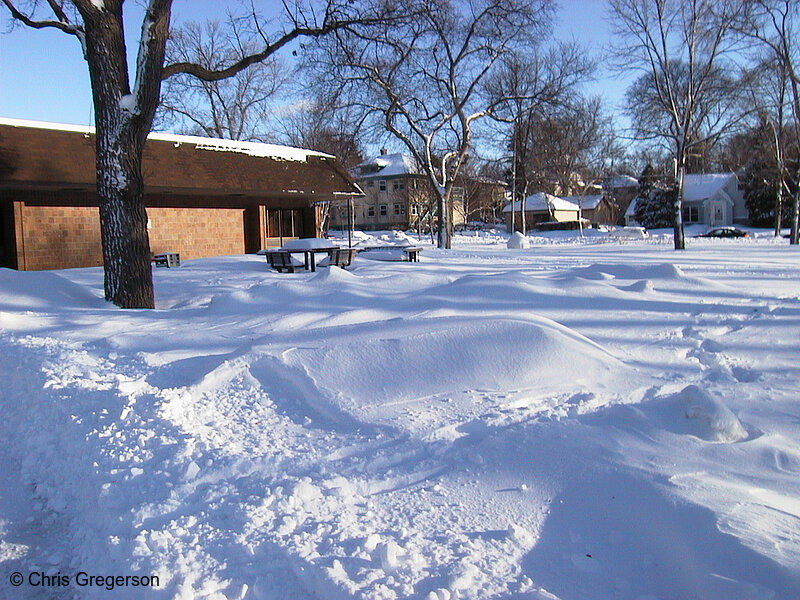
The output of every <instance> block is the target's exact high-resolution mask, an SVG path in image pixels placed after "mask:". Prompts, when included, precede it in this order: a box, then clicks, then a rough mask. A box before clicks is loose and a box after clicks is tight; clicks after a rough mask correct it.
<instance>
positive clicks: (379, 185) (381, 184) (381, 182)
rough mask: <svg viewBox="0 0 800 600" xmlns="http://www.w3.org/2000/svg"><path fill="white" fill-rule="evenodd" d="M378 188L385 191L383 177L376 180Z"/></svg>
mask: <svg viewBox="0 0 800 600" xmlns="http://www.w3.org/2000/svg"><path fill="white" fill-rule="evenodd" d="M378 189H379V190H380V191H382V192H385V191H386V180H385V179H381V180H380V181H379V182H378Z"/></svg>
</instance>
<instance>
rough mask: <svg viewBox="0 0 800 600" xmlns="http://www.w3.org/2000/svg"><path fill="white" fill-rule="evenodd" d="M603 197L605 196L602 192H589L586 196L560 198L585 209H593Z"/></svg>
mask: <svg viewBox="0 0 800 600" xmlns="http://www.w3.org/2000/svg"><path fill="white" fill-rule="evenodd" d="M603 198H605V195H604V194H591V195H587V196H564V197H562V198H561V199H562V200H566V201H567V202H571V203H572V204H574V205H575V206H576V207H578V206H580V207H581V208H582V209H585V210H594V209H595V208H597V207H598V206H599V205H600V202H602V200H603Z"/></svg>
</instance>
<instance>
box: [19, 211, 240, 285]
mask: <svg viewBox="0 0 800 600" xmlns="http://www.w3.org/2000/svg"><path fill="white" fill-rule="evenodd" d="M17 206H18V212H17V215H16V219H17V221H18V222H17V231H18V236H17V255H18V257H20V259H19V268H20V269H24V270H28V271H33V270H41V269H68V268H72V267H89V266H97V265H101V264H103V251H102V248H101V245H100V218H99V215H98V209H97V208H96V207H90V206H88V207H83V206H43V205H34V206H31V205H27V204H23V203H17ZM244 212H245V211H244V209H242V208H230V209H227V208H226V209H210V208H152V207H151V208H148V209H147V216H148V218H149V221H150V229H149V231H148V233H149V235H150V249H151V250H152V252H154V253H159V252H167V251H170V252H179V253H180V255H181V259H182V260H188V259H192V258H203V257H207V256H220V255H226V254H243V253H244V252H245V239H244ZM19 233H21V234H22V235H21V236H20V235H19ZM20 237H21V240H20ZM20 242H21V243H20Z"/></svg>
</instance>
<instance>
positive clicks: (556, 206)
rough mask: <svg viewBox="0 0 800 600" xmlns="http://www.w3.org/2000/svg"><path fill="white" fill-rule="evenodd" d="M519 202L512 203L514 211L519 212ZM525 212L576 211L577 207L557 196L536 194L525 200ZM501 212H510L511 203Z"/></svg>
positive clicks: (543, 193) (542, 193)
mask: <svg viewBox="0 0 800 600" xmlns="http://www.w3.org/2000/svg"><path fill="white" fill-rule="evenodd" d="M520 202H521V201H517V202H514V210H519V207H520ZM525 210H526V211H550V210H574V211H577V210H578V205H577V204H573V203H572V202H569V201H568V200H565V199H563V198H559V197H558V196H551V195H550V194H548V193H546V192H537V193H535V194H533V195H532V196H528V197H527V198H526V199H525ZM503 212H504V213H507V212H511V203H510V202H509V203H508V204H507V205H506V206H505V207H504V208H503Z"/></svg>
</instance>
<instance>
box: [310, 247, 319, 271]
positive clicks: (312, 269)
mask: <svg viewBox="0 0 800 600" xmlns="http://www.w3.org/2000/svg"><path fill="white" fill-rule="evenodd" d="M309 255H310V257H311V271H312V272H316V270H317V264H316V263H317V261H316V260H314V252H309Z"/></svg>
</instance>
